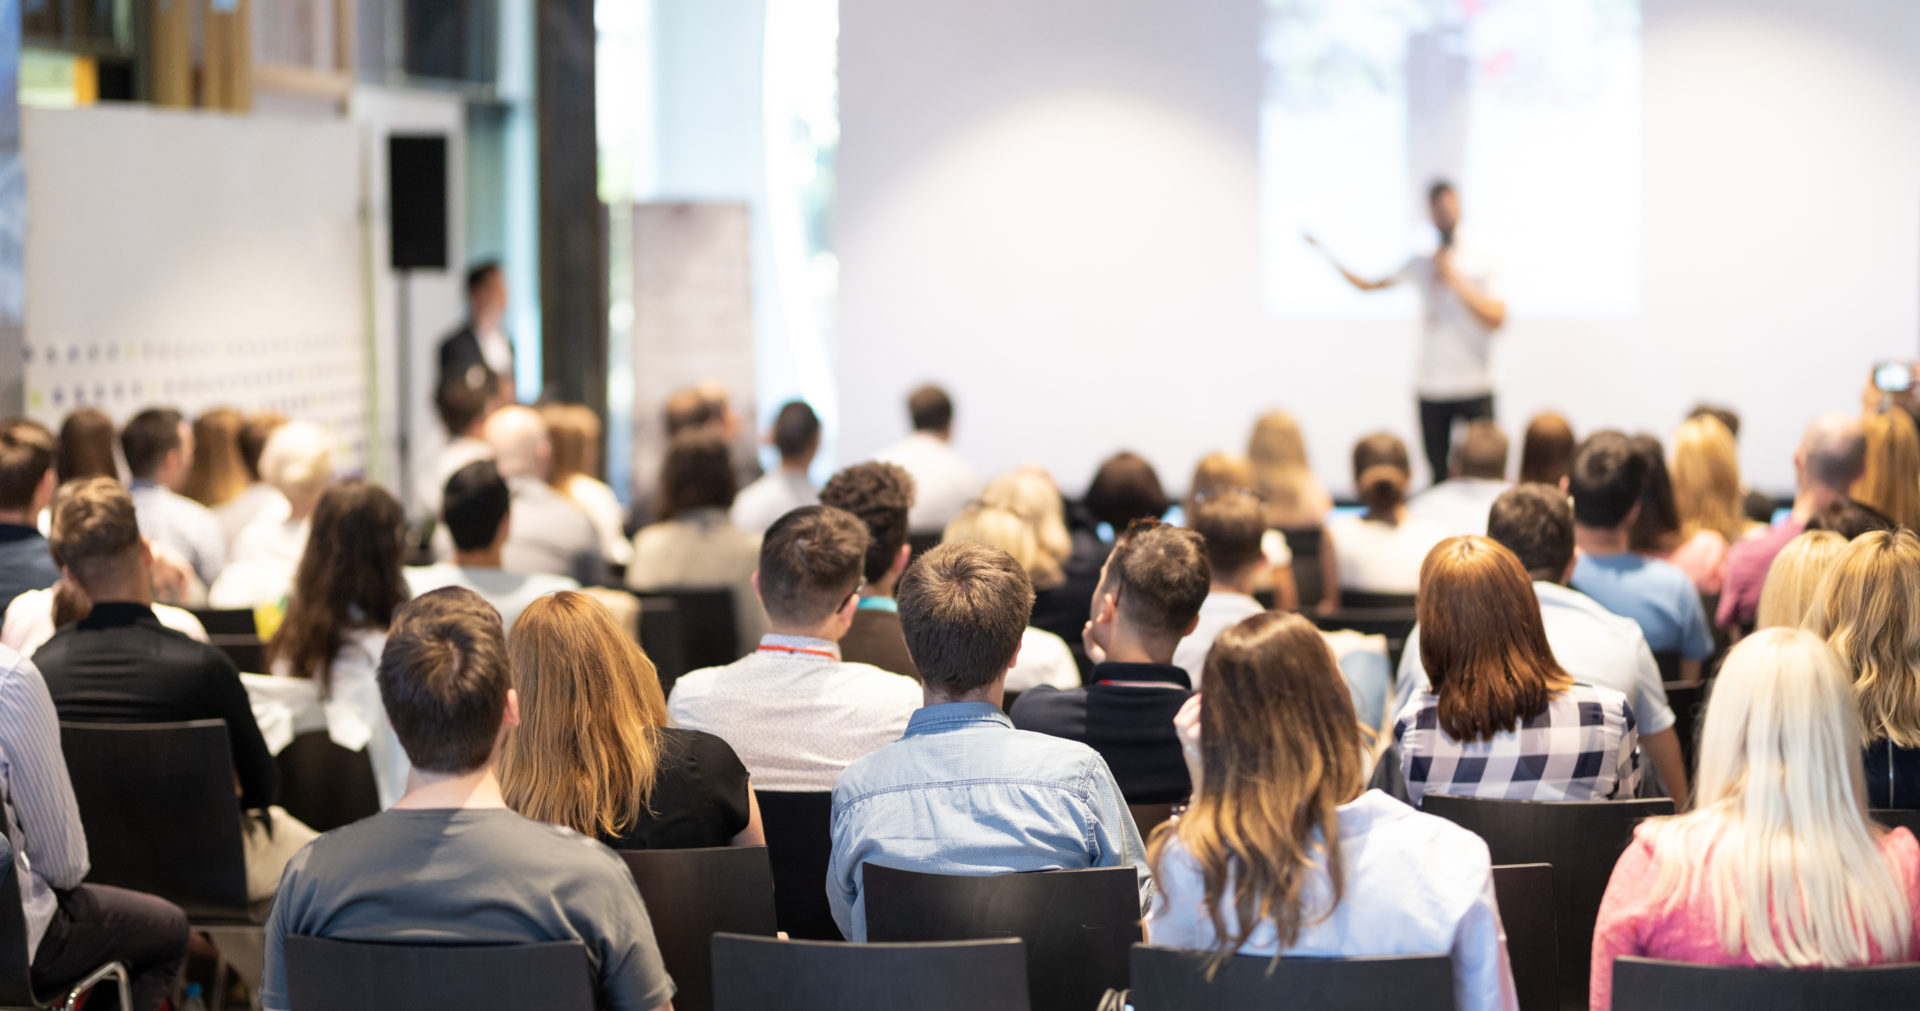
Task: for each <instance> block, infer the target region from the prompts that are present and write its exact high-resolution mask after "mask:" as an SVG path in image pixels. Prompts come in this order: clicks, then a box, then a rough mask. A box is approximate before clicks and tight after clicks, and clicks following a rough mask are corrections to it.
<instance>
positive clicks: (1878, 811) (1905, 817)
mask: <svg viewBox="0 0 1920 1011" xmlns="http://www.w3.org/2000/svg"><path fill="white" fill-rule="evenodd" d="M1870 813H1871V814H1872V815H1873V820H1874V821H1877V822H1879V823H1880V824H1882V825H1885V826H1886V827H1888V828H1904V829H1906V830H1907V831H1909V832H1912V833H1913V834H1914V836H1915V837H1916V838H1920V811H1913V810H1908V809H1904V808H1903V809H1899V810H1893V809H1889V808H1874V809H1873V811H1872V812H1870Z"/></svg>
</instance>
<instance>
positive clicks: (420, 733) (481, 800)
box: [260, 587, 674, 1011]
mask: <svg viewBox="0 0 1920 1011" xmlns="http://www.w3.org/2000/svg"><path fill="white" fill-rule="evenodd" d="M379 681H380V697H381V698H382V699H383V700H385V702H386V707H387V718H388V719H390V720H392V721H393V730H394V733H395V734H396V735H398V736H399V738H400V745H401V747H403V748H405V749H406V752H407V758H408V759H409V760H410V761H411V762H412V763H413V771H412V772H411V773H410V774H409V775H408V777H407V793H406V796H404V797H402V798H400V803H398V804H396V805H394V807H393V809H392V810H390V811H383V812H381V813H380V814H377V815H374V816H373V817H371V818H366V819H363V820H361V821H358V822H355V823H353V824H352V825H348V826H346V827H345V828H341V829H336V830H334V831H332V832H329V833H327V834H326V835H324V836H321V837H320V838H318V839H316V840H314V841H313V842H312V843H311V844H310V845H308V846H307V847H306V848H305V849H302V850H301V851H300V852H299V854H298V855H296V856H295V857H294V859H293V861H292V862H291V863H289V864H288V865H287V873H286V877H285V878H284V879H282V880H281V883H280V891H279V894H278V895H277V896H276V897H275V899H274V903H273V913H272V915H271V916H269V917H268V919H267V929H266V972H265V975H264V977H263V979H262V981H261V984H260V1004H261V1006H263V1007H266V1008H269V1009H274V1011H287V1009H288V1008H290V1007H292V1005H293V1000H292V995H291V994H289V993H288V988H287V963H286V957H285V954H284V952H283V950H282V949H283V947H284V945H285V942H286V938H288V937H290V936H304V937H329V938H333V939H336V940H341V941H364V942H373V943H378V942H381V941H387V942H405V943H410V944H431V943H442V944H457V943H461V942H467V943H488V944H510V943H523V944H531V943H536V942H541V941H576V942H579V943H581V944H583V945H585V946H586V949H587V961H588V963H589V964H590V965H591V966H592V968H593V972H594V976H595V979H596V985H595V988H594V989H595V991H596V994H595V996H596V1003H597V1004H598V1006H600V1007H604V1008H611V1009H614V1011H643V1009H668V1008H671V1006H672V1004H671V1000H672V997H673V989H674V988H673V981H672V980H671V979H668V978H667V973H666V970H665V968H663V967H662V965H661V963H660V951H659V948H658V947H656V946H655V944H654V939H653V925H652V923H651V922H650V921H649V920H648V919H647V907H646V904H645V903H643V902H642V901H641V899H640V893H639V891H638V890H637V889H636V888H635V887H634V884H633V875H632V874H631V873H630V872H629V871H628V870H627V866H626V864H625V863H624V862H622V861H621V859H620V857H619V856H617V855H615V854H614V852H613V851H612V850H610V849H607V848H606V847H605V846H602V845H601V844H599V843H597V842H594V841H593V840H591V839H586V838H583V837H582V836H580V835H578V834H577V833H575V832H573V831H571V830H569V829H564V828H560V827H558V826H554V825H547V824H544V823H541V822H537V821H531V820H528V819H526V818H523V817H521V816H520V815H518V814H515V813H513V812H512V811H511V810H508V809H507V805H506V801H505V800H504V799H503V798H502V796H501V793H500V781H499V779H498V777H497V775H496V770H497V769H498V765H499V757H500V746H501V741H502V739H503V738H505V736H506V735H507V733H508V732H509V730H510V729H511V728H512V727H513V726H514V725H515V724H517V723H518V722H519V705H518V700H517V699H516V697H515V695H514V691H513V688H512V687H511V682H510V680H509V677H508V674H507V650H506V641H505V638H504V634H503V630H502V628H501V626H500V616H499V615H498V614H496V613H495V612H494V610H493V608H492V607H489V606H488V605H487V602H486V601H484V600H482V599H481V598H480V597H479V595H478V594H475V593H474V592H473V591H471V590H466V589H460V588H457V587H455V588H447V589H442V590H436V591H434V592H432V593H428V594H424V595H422V596H420V597H417V598H415V599H414V600H413V601H412V602H410V603H408V604H407V605H406V606H404V607H402V608H401V609H400V611H399V613H398V614H396V615H395V616H394V622H393V629H392V633H391V634H390V635H389V636H388V639H387V648H386V651H385V652H384V653H382V654H381V656H380V673H379Z"/></svg>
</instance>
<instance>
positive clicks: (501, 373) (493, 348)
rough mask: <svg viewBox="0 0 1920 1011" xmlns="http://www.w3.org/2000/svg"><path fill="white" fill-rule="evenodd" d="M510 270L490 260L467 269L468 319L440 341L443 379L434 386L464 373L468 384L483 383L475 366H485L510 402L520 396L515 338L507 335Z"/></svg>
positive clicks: (476, 386) (441, 377) (437, 386)
mask: <svg viewBox="0 0 1920 1011" xmlns="http://www.w3.org/2000/svg"><path fill="white" fill-rule="evenodd" d="M506 321H507V274H506V271H504V270H501V269H500V265H499V264H498V263H495V262H493V261H491V260H488V261H485V262H483V263H480V264H478V265H476V266H475V267H474V268H473V269H472V270H469V271H467V321H466V322H465V323H462V324H460V329H458V330H455V331H454V332H453V333H451V334H449V335H447V338H446V339H445V340H443V341H441V342H440V379H439V381H438V382H437V383H435V384H434V388H435V389H439V388H441V387H443V386H445V385H446V383H447V380H448V379H451V378H454V377H461V376H464V377H466V378H467V385H468V386H470V387H473V388H475V389H478V388H479V387H480V386H482V385H484V382H483V381H476V380H482V379H483V378H484V375H485V374H483V375H482V376H475V375H474V374H473V370H474V369H484V370H486V373H490V374H491V375H492V376H493V378H494V381H495V382H496V383H498V384H499V388H500V396H501V398H502V399H504V400H505V401H506V402H507V403H513V402H515V401H516V400H518V399H519V398H518V397H516V396H515V395H514V388H513V341H511V340H508V339H507V331H506Z"/></svg>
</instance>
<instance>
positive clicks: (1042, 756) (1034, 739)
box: [1006, 729, 1113, 779]
mask: <svg viewBox="0 0 1920 1011" xmlns="http://www.w3.org/2000/svg"><path fill="white" fill-rule="evenodd" d="M1006 747H1007V749H1008V750H1009V751H1010V752H1013V753H1016V754H1019V755H1020V756H1021V759H1022V764H1023V767H1025V768H1029V769H1031V770H1032V771H1033V772H1034V773H1036V774H1039V775H1042V776H1046V775H1057V774H1060V773H1063V772H1070V773H1072V774H1074V775H1078V776H1103V777H1105V778H1107V779H1112V778H1113V773H1112V772H1110V771H1108V769H1107V760H1106V759H1104V758H1101V757H1100V752H1098V751H1095V750H1094V749H1093V747H1092V746H1091V745H1088V744H1084V743H1082V742H1080V741H1075V740H1071V739H1069V738H1065V737H1055V736H1053V735H1052V734H1043V733H1041V732H1039V731H1037V730H1019V729H1015V730H1014V731H1012V732H1011V734H1010V735H1009V737H1008V739H1007V745H1006Z"/></svg>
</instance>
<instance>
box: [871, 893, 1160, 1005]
mask: <svg viewBox="0 0 1920 1011" xmlns="http://www.w3.org/2000/svg"><path fill="white" fill-rule="evenodd" d="M861 873H862V874H863V875H864V877H863V883H862V889H861V895H862V897H863V898H864V899H865V901H866V910H867V940H869V941H963V940H972V939H975V938H987V937H1018V938H1020V939H1021V940H1023V941H1025V942H1027V953H1028V955H1029V958H1028V963H1027V993H1028V997H1029V999H1030V1001H1031V1002H1032V1005H1033V1008H1034V1011H1056V1009H1057V1011H1087V1009H1089V1008H1092V1007H1094V1006H1095V1005H1097V1004H1099V1003H1100V997H1101V995H1102V994H1104V993H1105V992H1106V991H1107V990H1108V989H1109V988H1111V989H1115V990H1124V989H1126V987H1127V950H1128V948H1130V947H1131V946H1132V945H1133V944H1135V943H1136V942H1138V941H1139V940H1140V886H1139V873H1138V872H1137V871H1135V870H1134V869H1133V868H1132V867H1096V868H1092V869H1088V870H1072V871H1040V872H1037V873H1031V874H994V875H981V876H977V877H975V876H968V875H958V874H922V873H920V872H918V871H903V870H899V869H896V868H892V867H882V866H879V865H878V864H867V865H866V866H865V867H864V868H862V871H861Z"/></svg>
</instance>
